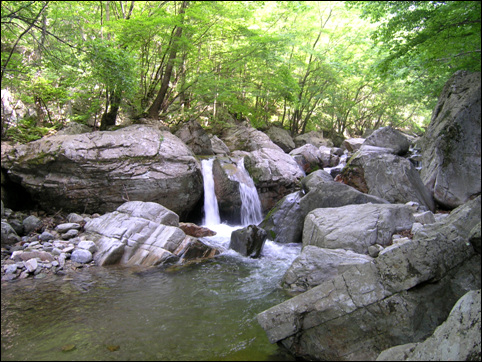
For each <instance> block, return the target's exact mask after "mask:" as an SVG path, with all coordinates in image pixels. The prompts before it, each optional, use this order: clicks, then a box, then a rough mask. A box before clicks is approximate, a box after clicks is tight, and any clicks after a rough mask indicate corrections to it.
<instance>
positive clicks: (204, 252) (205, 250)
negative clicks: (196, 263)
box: [174, 237, 219, 262]
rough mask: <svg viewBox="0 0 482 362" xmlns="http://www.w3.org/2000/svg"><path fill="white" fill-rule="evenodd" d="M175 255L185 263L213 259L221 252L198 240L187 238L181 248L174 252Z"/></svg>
mask: <svg viewBox="0 0 482 362" xmlns="http://www.w3.org/2000/svg"><path fill="white" fill-rule="evenodd" d="M174 254H175V255H177V256H178V257H179V258H180V261H181V262H183V261H189V260H197V259H211V258H213V257H215V256H216V255H218V254H219V250H217V249H215V248H213V247H211V246H209V245H206V244H205V243H203V242H202V241H201V240H198V239H196V238H192V237H186V238H185V239H184V241H183V242H182V243H181V244H180V245H179V247H178V248H177V249H176V250H174Z"/></svg>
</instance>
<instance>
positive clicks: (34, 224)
mask: <svg viewBox="0 0 482 362" xmlns="http://www.w3.org/2000/svg"><path fill="white" fill-rule="evenodd" d="M23 227H24V230H25V234H27V235H28V234H30V233H31V232H32V231H36V230H38V229H40V228H41V227H42V220H40V219H39V218H38V217H36V216H33V215H30V216H28V217H27V218H25V219H24V220H23Z"/></svg>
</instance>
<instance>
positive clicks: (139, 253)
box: [82, 201, 216, 266]
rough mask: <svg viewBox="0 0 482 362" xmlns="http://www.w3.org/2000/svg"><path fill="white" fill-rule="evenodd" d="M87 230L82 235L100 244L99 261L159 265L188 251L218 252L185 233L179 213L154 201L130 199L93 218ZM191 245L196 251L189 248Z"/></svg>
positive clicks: (171, 260)
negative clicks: (114, 209)
mask: <svg viewBox="0 0 482 362" xmlns="http://www.w3.org/2000/svg"><path fill="white" fill-rule="evenodd" d="M84 230H85V233H84V234H83V235H82V238H83V239H84V240H91V241H94V242H95V244H96V246H97V249H98V250H97V252H96V253H95V255H94V260H95V262H96V264H97V265H111V264H121V265H126V266H134V265H141V266H157V265H161V264H164V263H167V262H176V261H179V260H180V259H186V256H189V255H190V256H192V257H193V258H198V257H199V256H200V255H206V256H213V255H215V254H216V250H215V249H213V248H210V247H208V246H207V245H204V244H203V243H202V242H201V241H199V240H197V239H195V238H192V237H190V236H186V234H185V233H184V232H183V231H182V230H181V229H180V228H179V217H178V216H177V215H176V214H175V213H174V212H172V211H171V210H168V209H166V208H165V207H163V206H162V205H160V204H157V203H154V202H139V201H134V202H127V203H125V204H123V205H121V206H120V207H118V208H117V210H116V211H114V212H111V213H107V214H104V215H102V216H100V217H98V218H94V219H91V220H90V221H89V222H87V224H86V225H85V227H84ZM194 239H195V240H194ZM201 244H203V245H204V246H203V248H201V249H203V251H202V252H201V253H200V252H199V249H200V245H201ZM189 246H192V247H193V248H194V249H196V250H197V251H196V252H190V251H189Z"/></svg>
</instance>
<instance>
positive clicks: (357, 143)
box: [343, 138, 365, 153]
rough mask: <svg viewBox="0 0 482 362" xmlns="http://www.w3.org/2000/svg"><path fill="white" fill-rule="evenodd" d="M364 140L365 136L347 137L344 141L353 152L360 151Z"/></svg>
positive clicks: (346, 146)
mask: <svg viewBox="0 0 482 362" xmlns="http://www.w3.org/2000/svg"><path fill="white" fill-rule="evenodd" d="M364 142H365V138H347V139H346V140H344V141H343V147H344V148H345V149H346V150H347V151H348V152H352V153H353V152H356V151H358V150H359V149H360V147H361V146H362V144H363V143H364Z"/></svg>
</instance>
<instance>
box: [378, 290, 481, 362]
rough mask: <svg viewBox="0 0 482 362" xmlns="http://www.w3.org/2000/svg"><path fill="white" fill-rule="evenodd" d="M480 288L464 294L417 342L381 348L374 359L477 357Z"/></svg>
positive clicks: (420, 359)
mask: <svg viewBox="0 0 482 362" xmlns="http://www.w3.org/2000/svg"><path fill="white" fill-rule="evenodd" d="M480 299H481V298H480V289H479V290H472V291H470V292H468V293H467V294H465V295H464V296H463V297H462V298H460V299H459V300H458V302H457V303H456V304H455V305H454V307H453V308H452V311H451V312H450V315H449V317H448V318H447V320H446V321H445V322H444V323H443V324H442V325H440V326H439V327H437V329H436V330H435V332H434V333H433V335H431V336H430V337H429V338H427V339H426V340H425V341H423V342H420V343H408V344H404V345H401V346H396V347H392V348H389V349H387V350H385V351H383V352H382V353H381V354H380V355H379V356H378V358H377V361H480V354H481V337H480V308H481V303H480Z"/></svg>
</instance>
